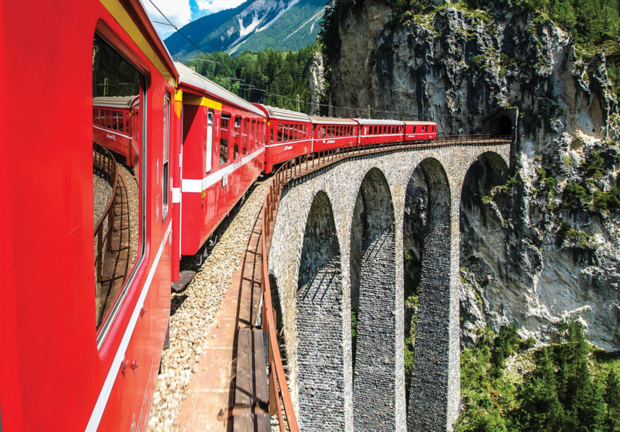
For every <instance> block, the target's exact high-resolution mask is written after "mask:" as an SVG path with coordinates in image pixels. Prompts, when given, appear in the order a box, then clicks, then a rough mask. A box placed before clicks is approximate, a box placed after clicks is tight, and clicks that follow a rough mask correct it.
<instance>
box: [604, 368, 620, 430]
mask: <svg viewBox="0 0 620 432" xmlns="http://www.w3.org/2000/svg"><path fill="white" fill-rule="evenodd" d="M605 387H606V389H605V403H606V404H607V413H606V417H605V426H606V430H607V431H608V432H620V378H619V377H618V374H617V373H616V370H615V369H612V370H611V371H610V372H609V374H608V375H607V379H606V381H605Z"/></svg>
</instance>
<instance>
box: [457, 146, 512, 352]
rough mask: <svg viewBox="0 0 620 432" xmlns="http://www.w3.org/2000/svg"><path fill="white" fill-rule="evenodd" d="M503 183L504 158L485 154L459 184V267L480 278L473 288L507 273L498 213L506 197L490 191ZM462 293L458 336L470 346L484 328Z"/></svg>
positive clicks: (470, 298)
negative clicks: (480, 328) (477, 330)
mask: <svg viewBox="0 0 620 432" xmlns="http://www.w3.org/2000/svg"><path fill="white" fill-rule="evenodd" d="M507 179H508V165H507V164H506V161H505V160H504V158H503V157H502V156H500V155H499V154H497V153H495V152H486V153H483V154H481V155H480V156H479V157H478V158H477V159H476V160H475V161H474V162H473V163H472V164H471V165H470V166H469V168H468V170H467V172H466V174H465V177H464V180H463V188H462V191H461V202H460V221H459V223H460V235H461V243H460V251H461V253H460V264H459V266H460V267H461V268H464V269H466V270H467V271H470V272H472V273H473V274H475V275H480V276H482V275H484V278H483V279H482V278H476V279H477V280H476V282H475V284H474V285H482V286H486V285H488V284H489V283H490V282H491V281H492V280H493V275H495V276H498V273H507V272H508V270H507V269H505V268H504V267H505V263H506V262H507V260H506V256H507V254H508V253H509V251H508V249H507V248H508V247H509V246H508V244H509V242H507V241H506V228H505V227H504V226H503V224H504V222H503V219H504V218H507V217H508V215H504V216H501V214H500V212H501V211H502V209H503V208H508V207H509V205H510V203H509V202H508V199H509V197H508V195H506V194H502V193H497V192H496V191H494V188H495V187H496V186H498V185H502V184H505V183H506V180H507ZM485 202H486V203H485ZM489 275H491V277H489ZM468 279H469V278H468ZM472 282H473V281H472ZM465 293H466V295H465V296H464V297H463V300H462V301H461V307H460V315H461V335H462V338H463V340H464V342H466V343H471V342H476V341H477V338H478V335H477V333H476V331H475V329H476V327H480V326H484V325H485V322H484V316H483V315H482V312H483V311H482V310H481V308H480V306H479V305H478V303H477V301H475V295H474V294H473V293H471V295H470V290H469V289H468V290H466V291H465Z"/></svg>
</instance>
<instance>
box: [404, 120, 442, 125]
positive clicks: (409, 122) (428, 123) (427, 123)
mask: <svg viewBox="0 0 620 432" xmlns="http://www.w3.org/2000/svg"><path fill="white" fill-rule="evenodd" d="M404 123H405V124H406V125H435V124H437V123H435V122H432V121H405V122H404Z"/></svg>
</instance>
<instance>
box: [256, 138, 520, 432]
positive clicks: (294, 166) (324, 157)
mask: <svg viewBox="0 0 620 432" xmlns="http://www.w3.org/2000/svg"><path fill="white" fill-rule="evenodd" d="M511 141H512V138H511V137H507V136H501V137H493V136H490V135H482V134H479V135H445V136H440V137H438V138H436V139H434V140H430V141H425V142H419V141H407V142H396V143H393V142H386V143H376V144H369V145H364V146H359V145H357V144H352V145H350V146H346V147H339V148H332V149H330V150H324V151H320V152H316V153H311V154H309V155H308V156H307V157H302V156H299V157H296V158H295V159H291V160H289V161H288V162H286V163H284V164H283V165H282V166H281V167H280V168H279V169H278V170H277V171H276V172H275V173H274V174H273V176H272V177H271V180H270V182H269V189H268V191H267V194H266V195H265V200H264V201H263V211H262V215H261V217H262V226H263V227H262V228H263V234H262V254H263V265H262V270H261V281H262V282H261V283H262V288H263V321H262V322H263V330H265V331H267V335H268V339H269V379H270V383H269V384H270V386H269V387H270V400H269V410H270V413H271V414H272V415H273V414H274V412H277V414H278V421H279V425H280V432H284V431H286V430H287V429H286V428H285V426H284V418H283V413H282V406H281V405H284V414H286V419H287V424H288V431H290V432H298V431H299V426H298V424H297V418H296V416H295V412H294V410H293V402H292V400H291V396H290V393H289V389H288V384H287V382H286V376H285V374H284V367H283V365H282V358H281V356H280V348H279V345H278V339H277V333H276V326H275V314H274V309H273V304H272V301H271V286H270V283H269V251H270V249H271V234H272V232H273V231H272V230H273V226H274V225H275V220H276V215H277V209H278V203H279V201H280V196H281V194H282V191H283V190H284V187H285V186H286V185H287V184H288V183H289V182H291V181H292V180H294V179H296V178H299V177H302V176H304V175H307V174H309V173H311V172H313V171H315V170H317V169H319V168H323V167H325V166H327V165H331V164H333V163H334V162H337V161H340V160H343V159H348V158H352V157H357V156H360V155H364V154H372V153H381V152H384V151H394V150H399V149H411V148H425V147H431V148H432V147H442V146H452V145H462V144H477V145H484V144H494V143H495V144H499V143H507V142H511ZM274 404H275V405H276V407H275V409H274V407H273V405H274Z"/></svg>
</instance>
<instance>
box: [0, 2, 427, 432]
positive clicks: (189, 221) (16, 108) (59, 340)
mask: <svg viewBox="0 0 620 432" xmlns="http://www.w3.org/2000/svg"><path fill="white" fill-rule="evenodd" d="M33 10H35V11H36V13H33ZM0 22H1V23H2V28H3V29H4V31H3V32H0V81H1V82H2V86H1V87H0V100H1V101H2V103H0V130H1V131H2V133H3V139H2V143H1V144H0V187H1V191H2V195H1V200H0V203H1V204H0V206H1V207H0V208H1V209H2V211H0V224H1V227H2V228H0V271H2V274H3V282H2V285H1V286H0V340H1V341H2V351H1V353H2V356H1V357H2V367H1V368H0V430H1V431H4V432H10V431H22V430H23V431H39V430H62V431H73V430H84V429H86V430H88V431H95V430H106V431H108V430H109V431H116V430H132V431H141V430H146V428H147V423H148V418H149V411H150V407H151V398H152V396H153V392H154V390H155V384H156V379H157V371H158V366H159V363H160V359H161V354H162V345H163V341H164V337H165V333H166V328H167V323H168V316H169V312H170V290H171V282H175V281H177V280H178V279H179V275H180V272H179V268H180V261H181V258H182V256H204V254H205V245H206V244H207V242H208V241H209V239H210V238H211V237H212V235H213V233H214V231H215V229H216V228H217V226H218V225H219V224H220V223H221V221H222V220H223V219H224V218H225V217H226V215H227V214H228V213H229V212H230V211H231V209H232V208H233V207H234V206H235V204H236V203H237V202H238V201H239V200H240V199H242V197H243V195H244V194H245V192H246V191H247V190H248V189H249V188H250V187H251V185H252V184H253V183H254V182H255V181H256V180H257V178H258V177H259V176H261V175H268V174H269V173H271V172H272V171H273V170H274V168H276V167H277V166H278V165H279V164H282V163H283V162H286V161H288V160H290V159H292V158H295V157H298V156H303V155H308V154H311V153H314V152H319V151H322V150H326V149H334V148H344V147H354V146H364V145H371V144H376V143H382V142H403V141H414V140H422V141H428V140H433V139H435V137H436V134H437V125H436V124H435V123H433V122H403V121H395V120H369V119H341V118H326V117H316V116H308V115H306V114H302V113H298V112H294V111H289V110H284V109H279V108H274V107H270V106H266V105H261V104H251V103H249V102H247V101H245V100H243V99H241V98H240V97H238V96H236V95H234V94H233V93H231V92H229V91H227V90H226V89H224V88H222V87H220V86H218V85H217V84H215V83H213V82H211V81H210V80H208V79H207V78H205V77H203V76H201V75H199V74H197V73H196V72H194V71H193V70H192V69H190V68H188V67H187V66H185V65H183V64H182V63H178V62H174V61H173V60H172V59H171V57H170V55H169V53H168V51H167V50H166V48H165V46H164V44H163V42H162V41H161V39H160V38H159V36H158V35H157V33H156V31H155V29H154V27H153V24H152V23H151V21H150V19H149V18H148V15H147V13H146V11H145V9H144V7H143V5H142V3H141V2H140V0H59V1H56V2H47V1H42V0H32V1H30V2H16V1H5V0H3V1H2V2H0ZM25 22H28V25H24V23H25ZM7 35H10V37H7ZM35 46H36V47H37V48H36V55H33V53H32V48H31V47H35ZM8 59H10V62H9V60H8ZM15 64H19V65H20V71H19V73H11V74H9V73H8V71H9V66H12V65H15ZM9 78H10V80H9ZM34 83H36V85H34ZM15 89H19V93H20V95H19V96H20V97H17V98H15V97H10V96H9V95H11V94H13V93H14V91H15ZM10 90H12V91H10ZM34 100H45V101H46V104H45V108H43V109H42V113H41V115H37V116H35V117H34V118H35V120H33V117H32V116H25V115H24V113H28V112H30V111H31V110H32V101H34ZM26 161H27V164H26V163H24V162H26ZM91 169H92V170H93V172H91ZM95 173H96V175H95ZM102 178H104V179H105V178H107V179H113V181H107V182H106V181H102V180H101V179H102ZM91 181H92V182H93V183H92V184H93V188H92V189H91V187H90V185H91ZM100 189H101V191H100ZM102 197H103V198H105V199H102ZM112 203H115V204H114V205H112ZM93 251H94V252H93ZM93 253H94V255H93ZM107 263H112V264H111V265H108V264H107Z"/></svg>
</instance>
